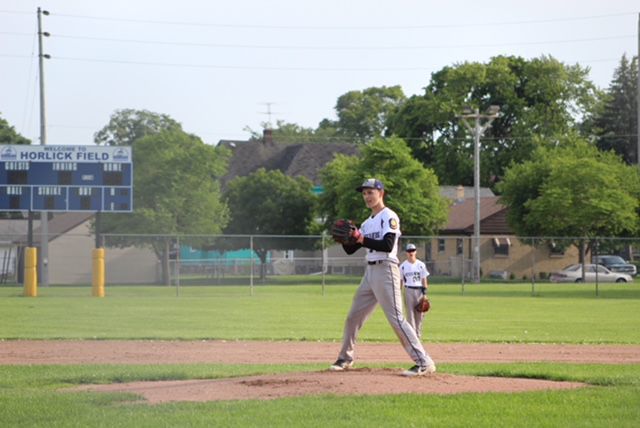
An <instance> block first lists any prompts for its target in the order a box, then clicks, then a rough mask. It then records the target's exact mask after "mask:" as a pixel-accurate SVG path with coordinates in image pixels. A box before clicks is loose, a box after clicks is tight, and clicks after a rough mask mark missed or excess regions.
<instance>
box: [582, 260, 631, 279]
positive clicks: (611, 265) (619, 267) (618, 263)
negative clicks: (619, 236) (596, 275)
mask: <svg viewBox="0 0 640 428" xmlns="http://www.w3.org/2000/svg"><path fill="white" fill-rule="evenodd" d="M591 262H592V263H597V264H600V265H604V266H606V267H607V268H608V269H609V270H611V271H613V272H622V273H627V274H629V275H631V276H636V274H637V273H638V272H637V268H636V265H632V264H631V263H627V261H626V260H625V259H623V258H622V257H620V256H596V257H593V259H592V260H591Z"/></svg>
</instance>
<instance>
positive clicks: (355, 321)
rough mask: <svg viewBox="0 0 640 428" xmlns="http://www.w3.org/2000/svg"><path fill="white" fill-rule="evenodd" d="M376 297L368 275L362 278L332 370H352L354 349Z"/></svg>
mask: <svg viewBox="0 0 640 428" xmlns="http://www.w3.org/2000/svg"><path fill="white" fill-rule="evenodd" d="M377 303H378V302H377V300H376V296H375V295H374V294H373V291H371V287H369V283H368V282H367V280H366V275H365V277H364V278H362V281H361V282H360V286H359V287H358V289H357V290H356V294H355V295H354V296H353V302H352V303H351V309H350V310H349V313H348V314H347V319H346V320H345V322H344V332H343V335H342V348H341V349H340V353H339V354H338V360H337V361H336V362H335V363H334V364H332V365H331V367H329V369H330V370H334V371H339V370H344V369H347V368H350V367H351V365H352V364H353V359H354V347H355V343H356V338H357V337H358V332H359V331H360V329H361V328H362V325H363V324H364V322H365V321H366V320H367V318H369V316H370V315H371V313H372V312H373V310H374V309H375V308H376V304H377Z"/></svg>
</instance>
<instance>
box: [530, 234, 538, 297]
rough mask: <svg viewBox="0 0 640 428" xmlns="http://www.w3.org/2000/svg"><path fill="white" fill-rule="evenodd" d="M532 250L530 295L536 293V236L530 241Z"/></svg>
mask: <svg viewBox="0 0 640 428" xmlns="http://www.w3.org/2000/svg"><path fill="white" fill-rule="evenodd" d="M531 245H533V247H532V251H531V295H532V296H535V295H536V249H537V248H538V247H537V246H536V238H533V239H532V241H531Z"/></svg>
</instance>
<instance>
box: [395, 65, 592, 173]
mask: <svg viewBox="0 0 640 428" xmlns="http://www.w3.org/2000/svg"><path fill="white" fill-rule="evenodd" d="M587 75H588V70H587V69H583V68H581V67H580V66H578V65H575V66H568V65H565V64H562V63H561V62H559V61H557V60H555V59H553V58H552V57H541V58H535V59H532V60H525V59H523V58H520V57H513V56H497V57H494V58H492V59H491V60H490V61H489V63H487V64H481V63H468V62H465V63H462V64H457V65H455V66H451V67H445V68H443V69H442V70H440V71H438V72H436V73H433V74H432V77H431V82H430V83H429V85H428V86H427V87H426V89H425V94H424V95H422V96H413V97H411V98H409V100H407V101H406V102H405V103H404V104H403V105H402V106H401V107H400V108H399V109H398V111H397V112H396V113H395V114H394V115H393V117H391V118H390V120H389V130H388V132H387V133H388V134H394V135H398V136H401V137H403V138H405V140H406V141H407V142H408V144H409V146H410V147H411V149H412V151H413V154H414V156H415V157H416V158H417V159H419V160H420V161H422V162H423V164H424V165H426V166H430V167H432V168H433V169H434V170H435V171H436V174H437V175H438V177H439V178H440V181H441V182H442V183H444V184H452V185H455V184H464V185H472V184H473V137H472V136H471V135H469V133H468V131H467V130H466V128H465V127H464V126H463V125H462V123H461V122H460V119H458V118H457V117H456V116H457V115H458V114H460V113H461V111H462V109H463V107H464V106H470V107H472V108H478V109H479V110H480V111H484V110H486V109H487V108H488V107H489V106H490V105H498V106H500V107H501V114H502V116H501V117H500V118H499V119H498V120H496V121H494V122H493V124H492V126H491V127H490V128H489V129H488V130H487V131H486V133H485V135H484V137H483V139H482V142H481V144H482V150H481V160H480V162H481V168H480V171H481V174H482V176H481V183H482V184H483V185H489V184H492V182H493V180H494V179H495V177H501V176H502V175H503V174H504V170H505V169H506V167H507V166H508V165H509V164H510V163H511V162H513V161H522V160H526V159H528V158H529V157H530V156H531V153H532V151H533V150H534V148H535V144H534V138H533V137H534V136H540V137H544V138H547V137H548V138H551V137H554V136H555V135H562V134H565V133H566V132H568V131H570V130H571V129H574V128H575V127H576V126H577V123H578V121H579V120H580V118H582V117H583V116H585V115H587V114H588V113H589V112H590V111H591V110H592V109H593V105H594V102H595V99H596V94H597V90H596V88H595V87H594V85H593V84H592V83H591V82H590V81H589V80H588V79H587Z"/></svg>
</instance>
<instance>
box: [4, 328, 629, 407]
mask: <svg viewBox="0 0 640 428" xmlns="http://www.w3.org/2000/svg"><path fill="white" fill-rule="evenodd" d="M338 348H339V344H337V343H324V342H323V343H320V342H257V341H256V342H240V341H237V342H236V341H198V342H195V341H3V342H0V364H190V363H229V364H295V363H322V364H327V366H328V365H329V364H330V363H331V362H333V360H334V359H335V356H336V354H337V352H338ZM427 350H428V351H429V353H430V354H431V356H432V357H433V359H434V360H435V361H436V363H437V364H438V363H459V362H487V363H496V362H504V363H507V362H536V361H540V362H544V361H546V362H565V363H609V364H638V363H640V346H637V345H613V346H612V345H515V344H428V345H427ZM356 354H357V361H356V364H357V367H359V368H356V369H354V370H349V371H347V372H338V373H335V372H329V371H326V370H322V371H317V372H308V373H307V372H305V373H287V374H280V375H262V376H251V377H244V378H233V379H223V380H190V381H163V382H133V383H129V384H113V385H85V386H82V387H79V388H76V390H90V391H127V392H135V393H138V394H140V395H142V396H143V397H144V398H145V399H146V400H147V401H148V402H149V403H162V402H166V401H210V400H237V399H274V398H280V397H290V396H299V395H314V394H334V395H349V394H358V395H376V394H400V393H419V394H430V393H431V394H456V393H461V392H520V391H531V390H544V389H567V388H577V387H581V386H584V385H583V384H580V383H575V382H554V381H545V380H535V379H515V378H496V377H473V376H457V375H450V374H443V373H436V374H433V375H429V376H425V377H420V378H412V379H408V378H404V377H402V376H400V375H399V374H400V373H401V371H402V368H407V367H408V366H410V365H411V361H410V360H409V359H408V357H407V356H406V354H405V353H404V350H403V349H402V347H401V346H400V344H397V343H385V344H378V343H376V344H373V343H360V344H358V345H357V348H356ZM373 363H385V364H390V365H395V364H397V365H398V366H397V369H370V368H367V367H366V366H367V364H373Z"/></svg>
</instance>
